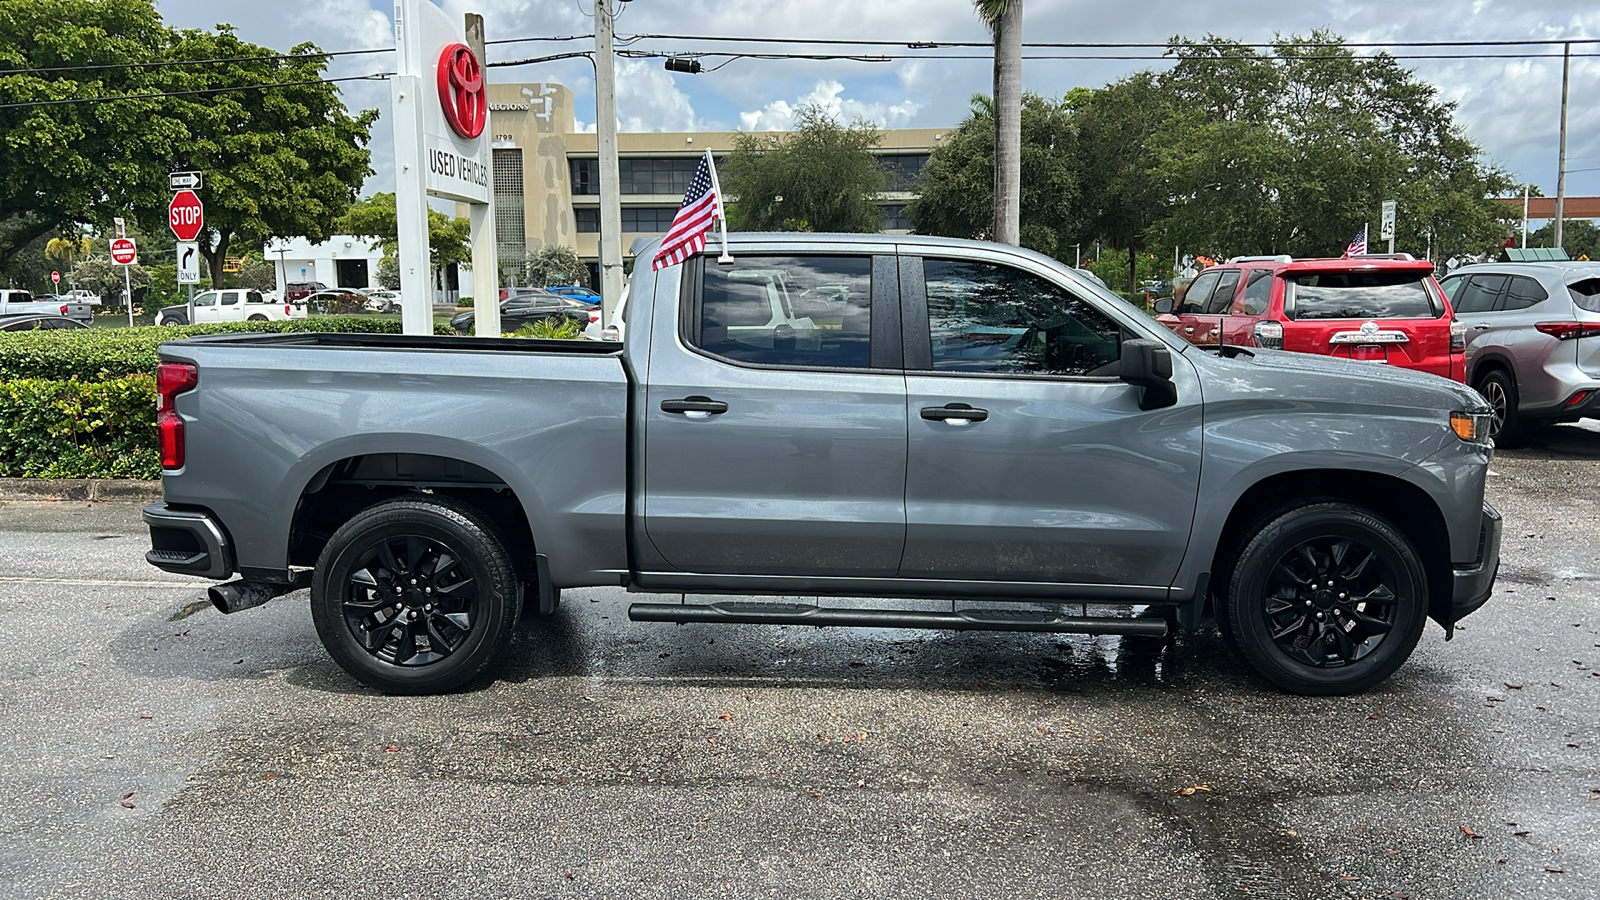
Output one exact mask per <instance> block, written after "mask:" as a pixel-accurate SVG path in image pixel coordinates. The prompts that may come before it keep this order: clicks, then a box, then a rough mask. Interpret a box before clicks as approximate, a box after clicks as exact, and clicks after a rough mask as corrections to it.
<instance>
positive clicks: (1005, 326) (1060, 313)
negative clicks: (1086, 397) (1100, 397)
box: [923, 259, 1122, 376]
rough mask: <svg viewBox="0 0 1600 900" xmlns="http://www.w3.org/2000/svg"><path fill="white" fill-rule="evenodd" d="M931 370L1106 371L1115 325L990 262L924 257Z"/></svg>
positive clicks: (1116, 343) (1116, 344) (1117, 340)
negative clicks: (931, 360) (931, 355)
mask: <svg viewBox="0 0 1600 900" xmlns="http://www.w3.org/2000/svg"><path fill="white" fill-rule="evenodd" d="M923 276H924V279H925V280H926V283H927V289H928V331H929V337H930V338H931V339H932V344H933V348H932V349H933V367H934V369H935V370H938V371H947V372H990V373H996V374H1002V375H1065V376H1075V375H1076V376H1082V375H1095V376H1099V375H1113V374H1115V372H1112V371H1107V369H1108V367H1112V366H1113V365H1114V364H1115V363H1116V361H1117V359H1118V358H1119V356H1120V354H1121V351H1122V330H1121V328H1119V327H1118V326H1117V324H1116V323H1115V322H1114V321H1112V320H1111V319H1110V318H1109V317H1108V316H1106V315H1105V314H1104V313H1102V312H1100V311H1099V310H1098V309H1095V308H1094V307H1093V306H1091V305H1089V303H1088V302H1086V301H1084V300H1082V299H1080V298H1078V297H1076V296H1074V295H1072V294H1070V293H1068V292H1067V291H1066V290H1065V289H1063V288H1060V287H1057V286H1056V285H1054V284H1051V283H1049V282H1047V281H1045V280H1044V279H1042V278H1038V277H1036V276H1034V275H1030V274H1028V273H1027V272H1022V271H1018V270H1016V269H1011V268H1007V267H1005V266H997V265H993V264H991V263H981V262H968V261H966V260H944V259H930V260H926V261H924V263H923Z"/></svg>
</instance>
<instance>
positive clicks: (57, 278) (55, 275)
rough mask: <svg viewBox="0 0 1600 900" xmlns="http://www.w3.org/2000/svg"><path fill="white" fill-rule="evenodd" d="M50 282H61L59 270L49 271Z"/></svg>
mask: <svg viewBox="0 0 1600 900" xmlns="http://www.w3.org/2000/svg"><path fill="white" fill-rule="evenodd" d="M50 283H51V284H60V283H61V273H60V272H51V273H50Z"/></svg>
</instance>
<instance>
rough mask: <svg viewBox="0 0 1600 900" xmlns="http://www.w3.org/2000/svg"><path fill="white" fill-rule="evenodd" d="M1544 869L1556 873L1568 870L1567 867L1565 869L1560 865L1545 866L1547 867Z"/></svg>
mask: <svg viewBox="0 0 1600 900" xmlns="http://www.w3.org/2000/svg"><path fill="white" fill-rule="evenodd" d="M1544 870H1545V871H1546V872H1554V873H1556V874H1557V875H1560V874H1561V873H1562V872H1565V871H1566V869H1563V868H1561V867H1560V866H1545V867H1544Z"/></svg>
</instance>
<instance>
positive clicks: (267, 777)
mask: <svg viewBox="0 0 1600 900" xmlns="http://www.w3.org/2000/svg"><path fill="white" fill-rule="evenodd" d="M277 777H278V773H276V772H268V773H267V774H265V775H263V776H261V780H262V781H271V780H272V779H274V778H277Z"/></svg>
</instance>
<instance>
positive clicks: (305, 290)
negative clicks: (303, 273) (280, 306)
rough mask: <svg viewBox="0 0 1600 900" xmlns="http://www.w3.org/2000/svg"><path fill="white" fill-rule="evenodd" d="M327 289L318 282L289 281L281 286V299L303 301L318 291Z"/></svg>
mask: <svg viewBox="0 0 1600 900" xmlns="http://www.w3.org/2000/svg"><path fill="white" fill-rule="evenodd" d="M327 289H328V286H327V285H325V284H323V283H322V282H320V281H291V282H289V283H287V284H285V285H284V286H283V299H285V300H289V301H294V300H304V299H305V298H307V297H309V296H311V295H312V294H315V293H317V292H318V291H325V290H327Z"/></svg>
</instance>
